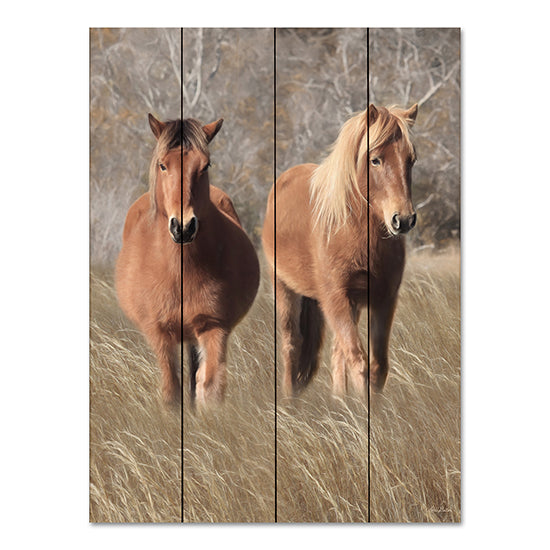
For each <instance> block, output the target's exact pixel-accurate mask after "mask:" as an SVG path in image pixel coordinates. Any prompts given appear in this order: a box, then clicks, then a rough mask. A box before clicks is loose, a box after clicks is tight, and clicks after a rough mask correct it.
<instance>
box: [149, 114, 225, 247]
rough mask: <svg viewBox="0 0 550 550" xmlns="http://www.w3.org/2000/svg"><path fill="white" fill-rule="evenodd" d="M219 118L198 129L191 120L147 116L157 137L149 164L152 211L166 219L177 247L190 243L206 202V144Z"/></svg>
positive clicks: (216, 129) (207, 154)
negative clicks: (163, 120) (160, 118)
mask: <svg viewBox="0 0 550 550" xmlns="http://www.w3.org/2000/svg"><path fill="white" fill-rule="evenodd" d="M222 123H223V119H220V120H217V121H215V122H212V123H210V124H207V125H206V126H202V125H201V124H200V123H199V122H198V121H196V120H194V119H185V120H176V121H169V122H166V123H163V122H160V121H159V120H157V119H156V118H155V117H154V116H153V115H151V114H150V115H149V124H150V126H151V130H152V131H153V134H154V135H155V137H156V138H157V148H156V150H155V156H154V157H153V162H152V164H151V177H150V179H151V194H152V201H153V208H154V209H155V210H156V212H158V213H159V214H160V215H162V216H165V217H166V219H167V227H168V231H169V232H170V235H171V237H172V239H173V240H174V242H175V243H177V244H189V243H191V242H192V241H193V240H194V239H195V237H196V236H197V233H198V231H199V220H200V218H201V215H202V214H203V213H204V211H205V208H206V207H207V205H208V202H209V193H210V192H209V181H208V173H207V172H208V168H209V167H210V155H209V152H208V144H209V143H210V142H211V141H212V139H213V138H214V136H215V135H216V134H217V133H218V131H219V130H220V128H221V126H222Z"/></svg>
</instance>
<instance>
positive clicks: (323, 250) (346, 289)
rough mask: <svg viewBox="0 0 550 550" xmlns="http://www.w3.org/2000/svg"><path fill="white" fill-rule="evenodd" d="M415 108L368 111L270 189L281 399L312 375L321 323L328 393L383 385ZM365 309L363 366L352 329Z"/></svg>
mask: <svg viewBox="0 0 550 550" xmlns="http://www.w3.org/2000/svg"><path fill="white" fill-rule="evenodd" d="M417 110H418V107H417V105H414V106H413V107H411V108H410V109H408V110H402V109H398V108H396V107H389V108H387V109H386V108H383V107H379V108H377V107H375V106H374V105H370V106H369V107H368V109H366V110H365V111H363V112H361V113H360V114H358V115H356V116H354V117H352V118H350V119H349V120H348V121H347V122H346V123H345V125H344V126H343V127H342V129H341V131H340V135H339V137H338V139H337V141H336V142H335V144H334V146H333V149H332V152H331V153H330V154H329V156H328V157H327V158H326V160H325V161H324V162H323V163H322V164H320V165H318V166H317V165H315V164H302V165H299V166H295V167H293V168H290V169H289V170H287V171H286V172H284V173H283V174H282V175H281V176H280V177H279V178H278V180H277V182H276V184H275V189H272V190H271V194H270V196H269V200H268V206H267V213H266V219H265V224H264V228H263V245H264V251H265V253H266V256H267V258H268V261H269V262H270V264H271V267H272V268H273V271H274V285H275V291H276V298H277V309H278V316H279V321H280V327H281V332H282V356H283V392H284V394H285V395H286V396H291V395H296V394H297V393H298V392H299V391H300V390H302V389H303V388H304V387H305V386H306V385H307V384H308V383H309V381H310V380H311V378H312V376H313V375H314V374H315V371H316V370H317V366H318V355H319V349H320V346H321V343H322V337H323V327H324V322H325V321H326V323H327V324H328V326H329V327H330V329H331V330H332V332H333V334H334V339H333V351H332V371H333V391H334V393H335V395H339V396H342V395H344V394H345V393H346V392H347V391H348V389H352V390H354V391H355V392H356V393H357V394H359V395H361V396H364V395H366V392H367V391H368V387H369V385H371V386H372V387H373V389H374V390H375V391H381V390H382V388H383V387H384V383H385V381H386V377H387V376H388V344H389V336H390V330H391V325H392V321H393V316H394V312H395V306H396V301H397V294H398V290H399V286H400V284H401V278H402V275H403V269H404V265H405V245H404V241H403V235H404V234H405V233H407V232H408V231H409V230H410V229H412V228H413V227H414V225H415V223H416V213H415V211H414V208H413V204H412V201H411V170H412V167H413V164H414V162H415V160H416V156H415V150H414V147H413V145H412V143H411V140H410V135H409V129H410V128H411V127H412V125H413V124H414V121H415V119H416V114H417ZM367 170H368V172H367ZM275 201H276V205H275ZM275 216H276V219H274V217H275ZM367 305H368V306H369V309H370V315H369V318H370V326H369V337H370V344H371V345H370V347H371V354H370V355H371V356H370V366H369V365H367V356H366V353H365V350H364V347H363V345H362V343H361V340H360V337H359V329H358V320H359V315H360V312H361V309H362V308H364V307H365V306H367Z"/></svg>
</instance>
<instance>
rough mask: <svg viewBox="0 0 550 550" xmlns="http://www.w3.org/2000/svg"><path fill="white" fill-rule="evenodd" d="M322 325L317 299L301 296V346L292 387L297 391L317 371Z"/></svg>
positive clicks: (305, 384) (321, 341)
mask: <svg viewBox="0 0 550 550" xmlns="http://www.w3.org/2000/svg"><path fill="white" fill-rule="evenodd" d="M324 325H325V321H324V318H323V312H322V311H321V308H320V307H319V303H318V302H317V300H312V299H311V298H306V297H305V296H302V307H301V311H300V333H301V336H302V346H301V349H300V361H299V362H298V365H297V369H296V372H295V373H294V388H295V389H296V390H298V391H300V390H302V389H304V388H305V387H306V386H307V385H308V384H309V382H310V380H311V378H312V377H313V375H314V374H315V373H316V372H317V368H318V366H319V350H320V349H321V344H322V343H323V332H324V330H323V329H324Z"/></svg>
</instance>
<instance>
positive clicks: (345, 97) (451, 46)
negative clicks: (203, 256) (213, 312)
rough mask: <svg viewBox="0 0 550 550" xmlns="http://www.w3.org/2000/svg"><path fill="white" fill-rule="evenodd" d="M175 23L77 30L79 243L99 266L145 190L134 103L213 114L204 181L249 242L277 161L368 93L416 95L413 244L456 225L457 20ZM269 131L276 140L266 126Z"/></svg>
mask: <svg viewBox="0 0 550 550" xmlns="http://www.w3.org/2000/svg"><path fill="white" fill-rule="evenodd" d="M180 40H181V32H180V29H92V30H91V31H90V241H91V242H90V246H91V262H92V265H102V266H105V267H109V266H112V265H113V263H114V260H115V259H116V256H117V254H118V250H119V248H120V241H121V235H122V227H123V224H124V218H125V215H126V212H127V210H128V207H129V206H130V204H131V203H132V202H133V201H134V200H135V199H136V198H137V197H138V196H139V195H141V194H142V193H143V192H145V191H146V190H147V184H148V182H147V175H148V165H149V161H150V158H151V152H152V149H153V147H154V137H153V135H152V133H151V131H150V129H149V125H148V122H147V113H149V112H151V113H153V114H154V115H155V116H157V117H158V118H160V119H163V120H166V119H170V118H178V117H179V116H180V100H181V95H180V94H181V90H183V110H184V117H193V118H198V119H199V120H202V121H203V122H205V123H206V122H211V121H213V120H215V119H218V118H224V125H223V128H222V130H221V131H220V133H219V134H218V135H217V136H216V138H215V140H214V141H213V142H212V144H211V156H212V164H213V166H212V169H211V172H210V180H211V183H213V184H214V185H217V186H219V187H221V188H222V189H224V190H225V191H227V192H228V193H229V195H230V196H231V197H232V199H233V201H234V203H235V206H236V209H237V211H238V213H239V216H240V217H241V220H242V222H243V224H244V226H245V229H246V230H247V232H248V234H249V235H250V236H251V237H252V239H253V240H254V242H255V244H256V245H259V236H260V233H261V225H262V222H263V215H264V210H265V204H266V199H267V194H268V192H269V189H270V187H271V185H272V183H273V179H274V160H275V154H276V166H275V173H276V175H277V176H278V175H279V174H280V173H281V172H282V171H284V170H286V169H287V168H289V167H290V166H293V165H295V164H300V163H304V162H316V163H318V162H320V161H322V159H323V158H324V157H325V155H326V152H327V149H328V148H329V147H330V145H331V144H332V143H333V141H334V140H335V139H336V137H337V135H338V131H339V129H340V127H341V126H342V124H343V123H344V122H345V120H346V119H347V118H348V117H349V116H350V115H352V114H353V113H355V112H357V111H360V110H363V109H365V107H366V105H367V102H368V98H367V61H368V69H369V70H368V79H369V89H370V101H371V102H374V103H376V104H378V105H388V104H398V105H401V106H407V107H408V106H410V105H412V104H413V103H415V102H417V103H419V105H420V110H419V115H418V119H417V124H416V125H415V128H414V138H415V143H416V146H417V150H418V156H419V162H418V164H417V165H416V167H415V168H414V172H413V182H414V183H413V198H414V200H415V203H416V207H417V210H418V215H419V224H418V227H417V228H416V229H415V231H413V232H412V233H411V236H410V239H409V241H410V246H411V247H413V248H419V247H433V248H440V247H444V246H446V245H448V244H450V243H453V242H456V241H457V239H459V231H460V31H459V30H458V29H370V31H369V33H367V30H366V28H363V29H360V28H353V29H277V31H276V32H275V31H274V30H273V29H184V32H183V84H182V81H181V79H182V74H181V71H180V67H181V57H180V55H181V53H180V52H181V41H180ZM275 131H276V151H274V132H275Z"/></svg>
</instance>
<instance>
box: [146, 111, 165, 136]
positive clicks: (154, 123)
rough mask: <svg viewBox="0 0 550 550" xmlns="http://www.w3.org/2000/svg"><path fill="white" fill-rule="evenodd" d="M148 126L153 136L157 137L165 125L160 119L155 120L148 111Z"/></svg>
mask: <svg viewBox="0 0 550 550" xmlns="http://www.w3.org/2000/svg"><path fill="white" fill-rule="evenodd" d="M149 126H151V130H153V134H155V137H156V138H157V139H158V138H159V137H160V135H161V134H162V131H163V130H164V127H165V126H166V125H165V124H164V123H163V122H161V121H160V120H157V119H156V118H155V117H154V116H153V115H152V114H151V113H149Z"/></svg>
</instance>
